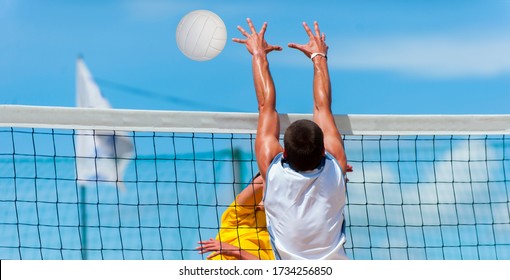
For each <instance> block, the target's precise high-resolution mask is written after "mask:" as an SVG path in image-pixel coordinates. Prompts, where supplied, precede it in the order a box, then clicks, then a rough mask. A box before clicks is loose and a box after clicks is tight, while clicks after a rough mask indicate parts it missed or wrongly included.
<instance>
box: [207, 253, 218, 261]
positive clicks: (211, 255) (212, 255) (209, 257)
mask: <svg viewBox="0 0 510 280" xmlns="http://www.w3.org/2000/svg"><path fill="white" fill-rule="evenodd" d="M219 254H220V252H219V251H215V252H213V253H211V254H210V255H209V256H207V258H208V259H212V258H214V257H216V256H217V255H219Z"/></svg>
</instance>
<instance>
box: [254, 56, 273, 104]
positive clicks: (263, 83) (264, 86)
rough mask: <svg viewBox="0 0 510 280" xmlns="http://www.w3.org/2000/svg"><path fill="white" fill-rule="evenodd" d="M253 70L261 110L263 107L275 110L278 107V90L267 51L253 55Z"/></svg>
mask: <svg viewBox="0 0 510 280" xmlns="http://www.w3.org/2000/svg"><path fill="white" fill-rule="evenodd" d="M252 71H253V82H254V83H255V92H256V94H257V101H258V105H259V111H261V110H262V109H263V108H266V109H272V110H274V109H275V108H276V98H275V96H276V92H275V86H274V82H273V78H272V77H271V72H270V71H269V62H268V60H267V56H266V54H265V53H260V54H254V55H253V57H252Z"/></svg>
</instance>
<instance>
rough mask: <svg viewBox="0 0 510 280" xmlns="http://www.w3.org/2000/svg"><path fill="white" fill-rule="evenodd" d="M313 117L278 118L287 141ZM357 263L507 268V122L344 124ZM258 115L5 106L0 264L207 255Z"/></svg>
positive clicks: (246, 160)
mask: <svg viewBox="0 0 510 280" xmlns="http://www.w3.org/2000/svg"><path fill="white" fill-rule="evenodd" d="M301 118H308V119H310V118H311V116H310V115H292V114H289V115H281V129H282V131H284V130H285V128H286V127H287V126H288V125H289V124H290V123H291V122H293V121H294V120H297V119H301ZM335 119H336V122H337V125H338V126H339V129H340V131H341V133H342V134H343V137H344V143H345V149H346V153H347V158H348V160H349V164H350V165H352V166H353V169H354V171H353V172H352V173H349V174H348V178H349V183H348V187H347V205H346V209H345V218H346V235H347V243H346V245H345V248H346V251H347V254H348V256H349V258H351V259H510V200H509V198H510V135H509V134H510V116H507V115H484V116H465V115H462V116H411V115H408V116H389V115H387V116H373V115H366V116H362V115H339V116H335ZM256 123H257V115H256V114H240V113H239V114H238V113H206V112H162V111H135V110H111V109H85V108H57V107H28V106H0V259H174V260H180V259H185V260H188V259H203V258H205V256H203V255H200V254H198V253H197V251H196V250H195V248H196V247H197V242H198V241H199V240H206V239H209V238H211V237H212V238H214V237H216V235H217V234H218V231H219V229H220V225H221V217H222V214H223V213H224V212H225V210H226V209H228V207H229V206H230V205H231V203H232V201H234V198H235V197H236V195H237V194H238V193H239V192H240V191H241V190H242V189H243V188H244V187H245V186H246V185H248V183H249V182H250V180H251V179H252V177H253V176H254V174H256V173H257V172H258V169H257V164H256V158H255V155H254V147H253V144H254V140H255V136H256V134H255V133H256Z"/></svg>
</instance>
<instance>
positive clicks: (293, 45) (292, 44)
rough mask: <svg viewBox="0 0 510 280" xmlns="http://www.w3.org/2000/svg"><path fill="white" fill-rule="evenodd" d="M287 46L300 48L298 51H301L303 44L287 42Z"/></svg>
mask: <svg viewBox="0 0 510 280" xmlns="http://www.w3.org/2000/svg"><path fill="white" fill-rule="evenodd" d="M287 46H288V47H289V48H293V49H296V50H300V51H303V50H304V48H305V46H304V45H299V44H295V43H289V44H288V45H287Z"/></svg>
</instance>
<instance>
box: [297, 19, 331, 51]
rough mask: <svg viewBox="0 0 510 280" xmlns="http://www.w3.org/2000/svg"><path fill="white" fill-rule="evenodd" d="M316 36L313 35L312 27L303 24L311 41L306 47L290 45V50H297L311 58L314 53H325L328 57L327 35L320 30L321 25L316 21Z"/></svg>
mask: <svg viewBox="0 0 510 280" xmlns="http://www.w3.org/2000/svg"><path fill="white" fill-rule="evenodd" d="M313 25H314V29H315V34H313V32H312V30H310V27H308V24H306V22H303V27H304V28H305V31H306V34H308V37H309V38H310V41H309V42H308V43H307V44H305V45H300V44H296V43H289V45H288V46H289V48H293V49H297V50H300V51H301V52H303V53H304V54H305V55H306V56H308V57H310V56H311V55H312V54H313V53H323V54H324V55H326V54H327V53H328V45H326V34H324V33H322V34H321V31H320V29H319V24H318V23H317V22H316V21H315V22H314V23H313Z"/></svg>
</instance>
